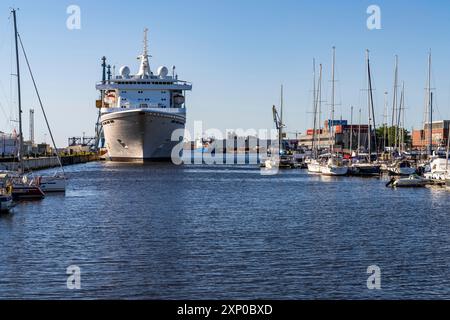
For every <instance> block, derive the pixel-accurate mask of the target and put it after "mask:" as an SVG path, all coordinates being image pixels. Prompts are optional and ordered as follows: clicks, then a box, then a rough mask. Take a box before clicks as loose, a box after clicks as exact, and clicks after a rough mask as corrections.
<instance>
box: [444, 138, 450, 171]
mask: <svg viewBox="0 0 450 320" xmlns="http://www.w3.org/2000/svg"><path fill="white" fill-rule="evenodd" d="M449 151H450V136H449V135H447V152H446V155H445V157H446V163H445V171H447V173H449V172H448V159H449V157H448V153H449Z"/></svg>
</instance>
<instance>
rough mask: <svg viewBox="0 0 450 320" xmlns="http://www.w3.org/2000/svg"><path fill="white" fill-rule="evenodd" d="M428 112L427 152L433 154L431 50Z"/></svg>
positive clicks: (429, 58) (429, 55)
mask: <svg viewBox="0 0 450 320" xmlns="http://www.w3.org/2000/svg"><path fill="white" fill-rule="evenodd" d="M427 92H428V112H429V137H428V139H429V146H428V150H429V154H430V156H431V155H433V94H432V92H431V50H430V53H429V54H428V88H427Z"/></svg>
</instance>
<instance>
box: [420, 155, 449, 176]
mask: <svg viewBox="0 0 450 320" xmlns="http://www.w3.org/2000/svg"><path fill="white" fill-rule="evenodd" d="M425 171H426V172H425V173H424V177H425V178H427V179H434V180H445V179H446V176H447V171H448V163H447V160H446V159H443V158H436V159H434V160H433V161H431V162H430V163H429V164H428V165H427V166H425Z"/></svg>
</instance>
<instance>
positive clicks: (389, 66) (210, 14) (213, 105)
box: [0, 0, 450, 145]
mask: <svg viewBox="0 0 450 320" xmlns="http://www.w3.org/2000/svg"><path fill="white" fill-rule="evenodd" d="M412 2H413V1H406V0H396V1H379V0H374V1H364V0H361V1H356V0H355V1H345V2H344V1H320V0H317V1H299V0H284V1H283V0H279V1H275V0H240V1H238V0H192V1H179V0H172V1H152V0H147V1H137V0H135V1H133V0H130V1H127V2H124V1H114V0H110V1H103V0H99V1H85V0H73V1H61V0H53V1H51V0H44V1H33V2H32V1H11V0H6V1H2V3H1V4H0V105H1V107H0V130H1V131H11V126H12V125H14V123H12V122H11V121H10V118H11V117H16V116H15V105H14V104H13V103H11V90H10V87H11V85H10V83H11V81H10V80H11V79H10V78H11V77H10V73H11V36H12V34H11V21H9V20H8V16H9V8H10V7H12V6H14V7H18V8H19V9H20V10H19V12H18V17H19V28H20V30H19V31H20V32H21V34H22V38H23V41H24V44H25V46H26V49H27V51H28V55H29V58H30V60H31V64H32V67H33V69H34V73H35V76H36V78H37V81H38V85H39V87H40V91H41V94H42V97H43V100H44V103H45V105H46V108H47V111H48V114H49V119H50V121H51V125H52V128H53V130H54V131H55V135H56V136H57V142H58V144H59V145H66V143H67V137H69V136H80V135H81V134H82V133H83V132H86V134H88V135H89V134H93V131H94V123H95V120H96V109H95V107H94V106H95V99H96V98H97V92H96V90H95V83H96V82H97V81H98V80H100V77H101V68H100V65H99V64H100V62H99V61H100V57H101V56H103V55H106V56H107V57H108V59H109V63H111V64H114V65H117V68H119V67H120V66H121V65H125V64H126V65H129V66H130V67H131V69H132V71H133V72H135V71H136V69H137V68H138V62H137V60H136V56H137V55H138V54H139V53H140V52H141V50H142V49H141V47H142V30H143V29H144V27H148V28H149V29H150V51H151V54H152V56H153V58H152V60H151V66H152V68H153V69H156V68H157V67H158V66H159V65H166V66H168V67H170V66H172V65H173V64H175V65H176V66H177V72H178V74H179V76H180V78H182V79H184V80H188V81H191V82H192V83H193V85H194V88H193V91H192V93H190V94H189V96H188V108H189V109H188V128H189V129H191V128H192V127H193V122H194V121H195V120H203V121H204V126H205V128H208V127H214V128H218V129H221V130H224V129H227V128H229V129H236V128H244V129H248V128H255V129H260V128H267V129H270V128H272V127H273V123H272V115H271V106H272V104H278V101H279V91H280V84H284V87H285V115H286V124H287V126H288V129H287V131H289V132H295V131H300V132H304V131H305V130H306V129H307V128H308V127H311V123H312V115H311V114H310V112H311V109H312V106H311V96H312V93H311V90H312V66H311V65H312V59H313V58H316V61H317V64H318V63H323V66H324V98H323V99H324V100H328V101H329V100H330V91H331V90H330V82H329V80H330V73H331V71H330V67H331V66H330V64H331V47H332V46H336V50H337V51H336V52H337V66H336V68H337V80H338V83H337V90H336V92H337V98H336V99H337V103H338V104H339V105H338V106H337V108H336V116H337V117H341V115H342V117H343V118H347V119H348V118H349V117H350V106H351V105H353V106H355V110H357V109H359V108H362V110H363V117H364V118H363V119H366V117H367V116H366V114H367V112H366V109H367V106H366V98H365V93H364V92H363V91H362V90H363V89H365V87H366V82H365V77H366V75H365V66H364V64H365V61H364V55H365V49H366V48H368V49H370V52H371V60H372V70H373V78H374V88H375V92H374V95H375V103H376V105H375V107H376V114H377V122H379V123H380V122H381V121H382V114H383V110H384V106H383V100H384V98H383V96H384V91H388V92H389V94H391V92H392V86H393V62H394V55H395V54H398V55H399V59H400V68H399V75H400V80H401V81H405V84H406V106H407V108H408V110H407V111H408V114H407V127H408V128H411V127H413V126H414V127H416V128H417V127H419V126H420V125H421V122H422V120H423V105H424V102H423V101H424V87H425V80H426V70H427V65H426V63H427V53H428V51H429V49H430V48H431V49H432V52H433V87H434V88H436V91H435V97H436V115H435V118H436V119H437V118H450V74H449V72H448V71H449V70H450V61H449V59H448V57H449V55H450V42H449V41H448V32H449V30H450V3H449V2H448V1H438V0H434V1H414V2H413V3H412ZM71 4H76V5H78V6H80V8H81V30H72V31H71V30H68V29H67V28H66V19H67V17H68V15H67V14H66V8H67V7H68V6H69V5H71ZM371 4H376V5H379V6H380V8H381V14H382V16H381V22H382V29H381V30H372V31H370V30H368V29H367V27H366V20H367V18H368V14H367V13H366V9H367V7H368V6H369V5H371ZM23 67H24V65H23ZM22 70H23V71H24V76H23V83H24V90H23V91H24V94H23V96H24V111H25V115H24V119H25V128H28V109H29V108H30V107H34V108H36V109H37V108H38V104H37V100H36V99H35V96H34V93H33V91H32V87H31V82H30V80H29V77H28V75H26V74H25V68H22ZM13 90H15V89H14V86H13ZM13 95H14V94H13ZM389 100H391V95H390V96H389ZM12 102H14V101H12ZM325 104H326V103H325ZM324 108H328V107H327V106H324ZM355 118H356V115H355ZM44 134H45V127H44V123H43V119H42V116H41V115H40V113H39V112H37V111H36V136H37V139H38V140H44V139H45V136H44ZM27 136H28V130H26V137H27ZM47 141H48V138H47Z"/></svg>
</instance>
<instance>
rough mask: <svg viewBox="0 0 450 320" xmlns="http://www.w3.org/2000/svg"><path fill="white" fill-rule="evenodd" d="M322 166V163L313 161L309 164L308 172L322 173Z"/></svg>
mask: <svg viewBox="0 0 450 320" xmlns="http://www.w3.org/2000/svg"><path fill="white" fill-rule="evenodd" d="M320 168H321V165H320V162H319V161H317V160H311V161H309V163H308V172H309V173H321V170H320Z"/></svg>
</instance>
